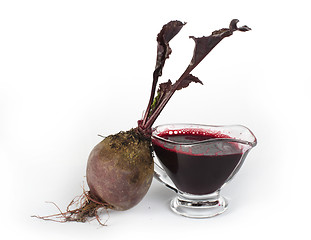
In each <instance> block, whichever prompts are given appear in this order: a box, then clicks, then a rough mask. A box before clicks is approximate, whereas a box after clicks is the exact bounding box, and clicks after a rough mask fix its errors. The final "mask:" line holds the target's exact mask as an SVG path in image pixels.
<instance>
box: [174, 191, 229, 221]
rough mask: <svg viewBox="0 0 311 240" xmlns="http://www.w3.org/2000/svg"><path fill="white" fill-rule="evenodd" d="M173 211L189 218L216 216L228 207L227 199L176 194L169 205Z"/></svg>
mask: <svg viewBox="0 0 311 240" xmlns="http://www.w3.org/2000/svg"><path fill="white" fill-rule="evenodd" d="M170 207H171V209H172V210H173V212H175V213H177V214H179V215H182V216H185V217H190V218H209V217H214V216H217V215H219V214H221V213H223V212H224V211H226V209H227V207H228V201H227V200H226V199H225V198H223V197H221V196H217V198H211V199H209V198H208V199H189V198H185V197H184V196H181V195H178V196H177V197H175V198H173V199H172V201H171V205H170Z"/></svg>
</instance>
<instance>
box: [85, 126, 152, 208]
mask: <svg viewBox="0 0 311 240" xmlns="http://www.w3.org/2000/svg"><path fill="white" fill-rule="evenodd" d="M152 177H153V160H152V155H151V151H150V141H149V139H146V138H145V137H143V136H142V135H141V134H139V132H137V131H136V130H134V129H132V130H130V131H127V132H120V133H118V134H115V135H111V136H109V137H107V138H105V139H104V140H103V141H101V142H100V143H99V144H97V146H95V148H94V149H93V150H92V152H91V154H90V157H89V160H88V164H87V170H86V179H87V183H88V186H89V188H90V192H91V193H92V194H94V195H95V196H97V197H98V198H99V199H101V200H102V201H105V202H107V203H108V204H109V205H110V206H111V207H112V208H114V209H115V210H127V209H129V208H131V207H133V206H135V205H136V204H137V203H139V202H140V200H141V199H142V198H143V197H144V196H145V194H146V193H147V191H148V189H149V187H150V184H151V181H152Z"/></svg>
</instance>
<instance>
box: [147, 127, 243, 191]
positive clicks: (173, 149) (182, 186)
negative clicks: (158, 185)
mask: <svg viewBox="0 0 311 240" xmlns="http://www.w3.org/2000/svg"><path fill="white" fill-rule="evenodd" d="M158 136H159V137H162V138H164V139H167V140H171V141H174V142H177V143H193V142H200V141H204V140H209V139H219V138H230V137H228V136H227V135H224V134H220V133H210V132H206V131H204V130H198V129H182V130H168V131H164V132H161V133H160V134H158ZM152 142H153V148H154V151H155V153H156V155H157V157H158V159H159V160H160V162H161V164H162V166H163V168H164V169H165V170H166V172H167V174H168V175H169V177H170V178H171V179H172V181H173V182H174V184H175V185H176V187H177V188H178V189H179V190H181V191H183V192H186V193H190V194H200V195H201V194H209V193H213V192H215V191H216V190H218V189H219V188H220V187H221V186H222V185H223V184H224V183H225V182H226V180H227V179H228V177H229V176H230V175H231V173H232V172H233V170H234V169H235V167H236V166H237V165H238V163H239V161H240V159H241V156H242V151H241V150H240V149H239V148H238V145H237V144H236V143H234V142H227V141H212V142H209V143H202V144H195V145H191V146H189V145H182V144H170V143H166V142H163V141H159V140H157V139H153V141H152Z"/></svg>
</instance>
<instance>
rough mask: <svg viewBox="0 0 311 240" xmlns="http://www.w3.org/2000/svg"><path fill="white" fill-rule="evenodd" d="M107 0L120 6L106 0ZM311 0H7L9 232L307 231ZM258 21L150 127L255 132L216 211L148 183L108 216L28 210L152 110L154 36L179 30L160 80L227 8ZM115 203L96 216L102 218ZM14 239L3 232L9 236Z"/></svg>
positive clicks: (2, 120)
mask: <svg viewBox="0 0 311 240" xmlns="http://www.w3.org/2000/svg"><path fill="white" fill-rule="evenodd" d="M111 2H113V3H111ZM307 4H308V1H303V0H296V1H286V0H285V1H284V0H283V1H278V0H276V1H270V0H269V1H268V0H261V1H251V2H250V1H242V0H237V1H195V0H192V1H183V0H178V1H168V0H164V1H163V0H157V1H151V2H149V1H135V0H132V1H78V0H75V1H69V0H53V1H39V0H38V1H34V0H31V1H14V0H10V1H0V159H1V168H0V169H1V174H0V177H1V189H0V192H1V198H0V199H1V200H0V207H1V218H0V228H1V235H6V234H9V235H6V236H7V237H6V239H13V238H14V239H18V238H20V239H21V238H23V239H25V238H28V237H29V238H30V237H31V238H32V239H96V238H97V239H134V237H135V238H136V239H148V238H154V239H161V238H163V239H165V238H173V237H174V238H176V239H177V238H178V239H186V238H188V239H189V238H191V239H197V238H200V239H208V238H209V239H211V238H212V237H217V238H218V239H228V238H231V237H239V238H240V239H250V238H251V239H263V238H265V239H267V238H268V239H272V238H276V237H277V238H278V239H279V238H282V237H292V238H293V237H295V239H296V238H297V239H307V238H308V237H309V238H310V236H311V234H310V229H309V228H310V213H311V212H310V207H309V204H310V198H311V193H310V185H309V183H310V178H309V175H310V167H311V164H310V160H311V159H310V158H311V157H310V141H309V139H310V135H311V131H310V120H311V118H310V114H309V112H310V102H311V101H310V100H311V97H310V95H309V94H310V89H311V88H310V80H311V73H310V70H309V67H310V56H311V48H310V42H311V34H310V30H309V29H310V22H311V21H310V17H309V4H308V5H307ZM233 18H238V19H239V20H240V24H241V25H244V24H246V25H248V26H249V27H251V28H252V31H250V32H246V33H240V32H236V33H234V35H233V36H231V37H230V38H227V39H224V40H223V41H222V42H221V43H220V44H219V45H218V46H217V47H216V48H215V49H214V50H213V51H212V52H211V54H210V55H209V56H208V57H207V58H206V59H205V60H204V61H203V62H202V63H201V64H200V65H199V66H198V67H197V69H196V70H195V71H194V72H193V74H194V75H196V76H198V77H199V78H200V79H201V80H202V81H203V82H204V85H203V86H201V85H199V84H191V86H189V88H187V89H184V90H182V91H180V92H177V93H176V94H175V95H174V96H173V98H172V99H171V101H170V102H169V103H168V105H167V107H166V108H165V109H164V111H163V112H162V114H161V116H160V117H159V118H158V120H157V121H156V123H155V125H158V124H162V123H171V122H192V123H204V124H243V125H245V126H247V127H249V128H250V129H251V130H252V131H253V132H254V133H255V135H256V137H257V139H258V145H257V147H256V148H254V149H253V150H252V152H251V153H250V154H249V156H248V158H247V159H246V162H245V164H244V165H243V167H242V169H241V171H240V172H239V173H238V174H237V176H236V178H235V179H234V180H233V181H232V182H231V183H230V184H228V185H227V186H226V187H225V188H224V189H223V191H222V194H223V195H224V196H226V197H227V198H228V199H229V201H230V203H229V208H228V211H227V212H226V213H225V214H223V215H221V216H218V217H216V218H211V219H204V220H196V219H188V218H184V217H181V216H178V215H175V214H173V213H172V212H171V211H170V210H169V207H168V203H169V200H170V199H171V198H172V197H173V196H174V193H173V192H171V191H170V190H168V189H166V188H165V187H164V186H162V185H160V184H159V183H158V182H155V181H154V182H153V183H152V186H151V188H150V191H149V192H148V194H147V195H146V197H145V198H144V199H143V201H142V202H141V203H140V204H139V205H137V206H136V207H134V208H132V209H131V210H128V211H125V212H113V211H110V218H109V220H108V222H107V224H108V226H107V227H99V226H98V224H97V222H96V221H92V222H91V223H86V224H81V223H66V224H60V223H54V222H45V221H41V220H38V219H35V218H31V217H30V216H31V215H33V214H38V215H47V214H53V213H56V212H57V210H56V209H55V207H53V205H51V204H48V203H45V201H53V202H55V203H57V204H58V205H59V207H60V208H62V209H65V207H66V206H67V204H68V203H69V202H70V201H71V199H72V198H73V197H74V196H77V195H79V194H81V192H82V186H83V185H85V184H86V183H85V168H86V162H87V158H88V154H89V152H90V151H91V149H92V148H93V146H95V145H96V144H97V143H98V142H99V141H100V140H101V138H100V137H98V136H97V134H102V135H109V134H112V133H116V132H118V131H120V130H128V129H129V128H131V127H135V126H136V121H137V120H138V119H140V118H141V116H142V114H143V111H144V109H145V108H146V105H147V102H148V99H149V92H150V88H151V81H152V71H153V69H154V65H155V54H156V40H155V39H156V35H157V33H158V32H159V31H160V29H161V27H162V25H163V24H165V23H167V22H168V21H170V20H175V19H178V20H181V21H186V22H187V25H186V26H185V27H184V28H183V29H182V31H181V32H180V33H179V34H178V35H177V36H176V37H175V38H174V39H173V40H172V42H171V47H172V50H173V53H172V55H171V57H170V59H169V60H168V61H167V64H166V67H165V68H164V75H163V78H161V81H167V79H168V78H170V79H172V80H175V79H177V78H178V76H179V75H180V74H181V73H182V71H183V70H184V69H185V67H186V66H187V65H188V63H189V61H190V59H191V56H192V50H193V46H194V44H193V40H191V39H189V38H188V36H189V35H194V36H197V37H200V36H202V35H209V34H210V33H211V32H212V31H213V30H216V29H219V28H222V27H227V26H228V24H229V22H230V21H231V19H233ZM106 218H107V214H105V213H104V214H103V215H102V219H103V221H105V219H106ZM8 236H9V237H8Z"/></svg>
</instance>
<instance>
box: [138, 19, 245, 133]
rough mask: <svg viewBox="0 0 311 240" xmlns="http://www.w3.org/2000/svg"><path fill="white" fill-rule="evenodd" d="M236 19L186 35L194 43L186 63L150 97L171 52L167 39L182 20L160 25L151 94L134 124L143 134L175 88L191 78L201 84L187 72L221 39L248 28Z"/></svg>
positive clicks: (149, 128) (191, 80)
mask: <svg viewBox="0 0 311 240" xmlns="http://www.w3.org/2000/svg"><path fill="white" fill-rule="evenodd" d="M238 22H239V20H238V19H233V20H232V21H231V22H230V25H229V28H222V29H220V30H216V31H214V32H212V34H211V35H210V36H208V37H205V36H204V37H200V38H196V37H193V36H190V38H192V39H193V40H194V42H195V47H194V51H193V57H192V60H191V62H190V64H189V66H188V67H187V69H186V70H185V71H184V73H183V74H182V75H181V76H180V78H179V79H178V80H177V81H176V82H175V83H174V84H172V82H171V81H170V80H169V81H167V82H165V83H161V84H160V85H159V89H158V92H157V96H156V97H154V95H155V91H156V85H157V82H158V78H159V76H161V74H162V69H163V67H164V63H165V60H166V59H167V58H168V57H169V55H170V54H171V52H172V50H171V48H170V47H169V45H168V42H169V41H170V40H171V39H172V38H173V37H174V36H175V35H176V34H177V33H178V32H179V31H180V29H181V28H182V27H183V26H184V25H185V24H183V23H181V22H180V21H171V22H169V23H168V24H166V25H164V26H163V28H162V30H161V32H160V33H159V34H158V37H157V41H158V49H157V63H156V68H155V71H154V73H153V84H152V90H151V97H150V100H149V104H148V107H147V110H146V112H145V115H144V118H143V120H139V121H138V128H139V130H140V131H141V132H142V133H143V134H145V135H147V136H148V135H150V134H151V126H152V125H153V123H154V122H155V120H156V119H157V117H158V116H159V114H160V113H161V111H162V110H163V108H164V107H165V105H166V104H167V102H168V101H169V100H170V98H171V97H172V95H173V94H174V92H175V91H176V90H180V89H183V88H186V87H188V86H189V84H190V83H191V82H195V83H201V84H203V83H202V81H201V80H199V79H198V78H197V77H195V76H193V75H191V74H190V73H191V71H192V70H193V69H194V68H195V67H196V66H197V65H198V64H199V63H200V62H201V61H202V60H203V59H204V58H205V57H206V56H207V55H208V54H209V53H210V51H212V50H213V48H214V47H215V46H216V45H217V44H218V43H219V42H220V41H221V40H222V39H224V38H226V37H229V36H231V35H232V34H233V32H235V31H240V32H246V31H249V30H251V29H250V28H249V27H247V26H245V25H244V26H242V27H237V23H238Z"/></svg>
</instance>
